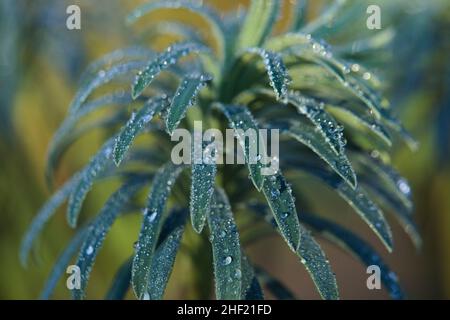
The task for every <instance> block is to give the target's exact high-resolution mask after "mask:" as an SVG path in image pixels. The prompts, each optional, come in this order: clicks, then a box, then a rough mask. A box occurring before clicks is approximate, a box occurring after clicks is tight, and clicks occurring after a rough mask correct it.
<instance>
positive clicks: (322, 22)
mask: <svg viewBox="0 0 450 320" xmlns="http://www.w3.org/2000/svg"><path fill="white" fill-rule="evenodd" d="M346 2H347V0H333V4H332V5H331V6H329V7H327V9H326V10H325V11H324V12H323V13H322V14H320V15H319V17H318V18H316V19H314V20H312V21H311V22H310V23H308V24H307V25H306V26H304V27H303V28H301V32H303V33H315V32H317V31H318V30H320V29H321V28H323V27H326V26H328V25H330V24H331V23H332V22H333V19H334V18H335V17H336V15H337V14H338V13H339V10H341V9H342V7H343V6H344V4H345V3H346Z"/></svg>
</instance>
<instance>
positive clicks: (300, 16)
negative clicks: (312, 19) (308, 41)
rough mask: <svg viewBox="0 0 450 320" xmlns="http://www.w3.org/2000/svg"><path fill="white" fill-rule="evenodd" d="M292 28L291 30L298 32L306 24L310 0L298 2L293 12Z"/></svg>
mask: <svg viewBox="0 0 450 320" xmlns="http://www.w3.org/2000/svg"><path fill="white" fill-rule="evenodd" d="M292 13H293V15H292V26H291V30H293V31H298V30H299V29H300V28H301V27H302V26H303V25H304V24H305V22H306V15H307V13H308V0H297V1H296V2H295V4H294V8H293V10H292Z"/></svg>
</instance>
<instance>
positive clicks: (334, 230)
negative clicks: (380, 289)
mask: <svg viewBox="0 0 450 320" xmlns="http://www.w3.org/2000/svg"><path fill="white" fill-rule="evenodd" d="M299 218H300V220H301V221H302V222H304V223H307V224H308V225H310V226H311V227H312V228H314V229H315V230H317V231H319V232H320V233H321V234H323V236H324V237H326V238H327V239H329V240H331V241H333V242H335V243H337V244H338V245H340V246H343V247H344V248H345V249H347V250H349V251H350V252H351V253H353V254H354V255H355V256H356V257H357V258H359V259H360V260H361V261H362V262H363V263H364V264H365V265H366V266H370V265H376V266H378V267H380V271H381V281H382V282H383V284H384V285H385V286H386V288H387V289H388V291H389V294H390V295H391V297H392V298H393V299H402V298H403V292H402V290H401V288H400V285H399V283H398V279H397V276H396V275H395V273H394V272H393V271H391V270H390V268H389V267H388V266H387V265H386V263H385V262H384V261H383V259H382V258H381V256H380V255H379V254H378V253H377V252H376V251H375V250H374V249H373V248H372V247H371V246H369V245H368V244H367V243H366V242H365V241H364V240H362V239H361V238H359V237H358V236H356V235H355V234H353V233H352V232H350V231H348V230H347V229H345V228H343V227H341V226H339V225H337V224H335V223H333V222H330V221H327V220H325V219H322V218H319V217H317V216H315V215H311V214H302V215H301V216H299Z"/></svg>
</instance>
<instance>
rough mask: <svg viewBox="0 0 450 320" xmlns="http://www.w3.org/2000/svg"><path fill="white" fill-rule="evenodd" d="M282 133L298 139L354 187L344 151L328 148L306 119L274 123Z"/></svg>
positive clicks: (353, 177) (351, 169)
mask: <svg viewBox="0 0 450 320" xmlns="http://www.w3.org/2000/svg"><path fill="white" fill-rule="evenodd" d="M272 126H273V127H276V128H279V129H280V132H281V133H282V134H287V135H290V136H292V137H293V138H294V139H296V140H298V141H300V142H301V143H303V144H304V145H306V146H307V147H308V148H310V149H311V150H312V151H313V152H314V153H316V154H317V155H318V156H319V157H320V158H322V159H323V160H324V161H325V162H326V163H327V164H328V165H329V166H330V167H331V168H332V169H333V170H334V171H335V172H336V173H337V174H339V176H341V177H342V179H344V180H345V181H346V182H347V183H349V184H350V186H352V188H355V187H356V175H355V172H354V170H353V168H352V165H351V164H350V162H349V160H348V158H347V156H346V155H345V154H344V153H341V154H336V153H334V152H333V151H332V150H331V149H330V148H329V145H328V143H327V142H326V140H325V138H324V137H323V135H321V134H320V133H319V132H317V131H316V130H315V129H314V128H313V127H312V126H311V125H310V124H308V123H306V120H301V119H299V120H295V121H291V122H290V123H281V124H274V125H272Z"/></svg>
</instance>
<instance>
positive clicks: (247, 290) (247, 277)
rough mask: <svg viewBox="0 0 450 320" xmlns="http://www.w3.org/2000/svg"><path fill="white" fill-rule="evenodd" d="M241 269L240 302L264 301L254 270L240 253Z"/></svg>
mask: <svg viewBox="0 0 450 320" xmlns="http://www.w3.org/2000/svg"><path fill="white" fill-rule="evenodd" d="M241 267H242V272H241V273H242V281H241V282H242V286H241V288H242V289H241V299H242V300H264V294H263V291H262V289H261V285H260V284H259V282H258V279H257V278H256V274H255V270H254V269H253V266H252V265H251V263H250V261H249V259H248V257H247V256H246V255H245V254H244V252H241Z"/></svg>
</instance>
